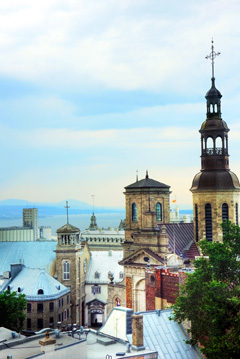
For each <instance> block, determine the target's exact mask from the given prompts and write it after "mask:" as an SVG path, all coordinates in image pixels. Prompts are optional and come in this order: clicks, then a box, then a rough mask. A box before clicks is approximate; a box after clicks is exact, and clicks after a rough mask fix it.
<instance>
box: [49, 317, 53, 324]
mask: <svg viewBox="0 0 240 359" xmlns="http://www.w3.org/2000/svg"><path fill="white" fill-rule="evenodd" d="M53 323H54V318H53V317H50V318H49V324H52V326H53Z"/></svg>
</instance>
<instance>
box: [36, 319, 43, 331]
mask: <svg viewBox="0 0 240 359" xmlns="http://www.w3.org/2000/svg"><path fill="white" fill-rule="evenodd" d="M37 327H38V329H43V319H42V318H38V320H37Z"/></svg>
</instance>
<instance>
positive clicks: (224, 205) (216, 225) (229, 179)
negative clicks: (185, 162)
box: [190, 41, 240, 241]
mask: <svg viewBox="0 0 240 359" xmlns="http://www.w3.org/2000/svg"><path fill="white" fill-rule="evenodd" d="M218 55H220V53H216V52H215V51H214V44H213V41H212V47H211V53H210V55H209V56H206V58H207V59H210V60H211V63H212V79H211V82H212V84H211V88H210V90H209V91H208V92H207V94H206V96H205V98H206V100H207V102H206V105H207V114H206V117H207V118H206V120H205V121H204V122H203V124H202V126H201V129H200V130H199V132H200V134H201V171H200V172H199V173H198V174H197V175H196V176H195V177H194V179H193V182H192V187H191V189H190V191H191V192H192V194H193V213H194V237H195V240H196V241H199V240H200V239H207V240H209V241H222V238H223V233H222V228H221V226H220V224H221V223H222V222H223V221H224V220H231V221H232V222H233V223H236V224H239V214H238V208H239V193H240V184H239V180H238V177H237V176H236V175H235V173H233V172H231V171H230V169H229V152H228V132H229V128H228V126H227V124H226V122H225V121H223V120H222V117H221V98H222V95H221V93H220V91H218V90H217V88H216V86H215V77H214V59H215V58H216V56H218Z"/></svg>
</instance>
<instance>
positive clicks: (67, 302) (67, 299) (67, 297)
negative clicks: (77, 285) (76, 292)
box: [67, 295, 69, 304]
mask: <svg viewBox="0 0 240 359" xmlns="http://www.w3.org/2000/svg"><path fill="white" fill-rule="evenodd" d="M67 304H69V295H67Z"/></svg>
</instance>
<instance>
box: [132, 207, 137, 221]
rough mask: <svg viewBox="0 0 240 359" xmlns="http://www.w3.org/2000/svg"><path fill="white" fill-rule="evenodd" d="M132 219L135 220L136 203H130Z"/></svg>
mask: <svg viewBox="0 0 240 359" xmlns="http://www.w3.org/2000/svg"><path fill="white" fill-rule="evenodd" d="M132 221H133V222H137V205H136V203H133V204H132Z"/></svg>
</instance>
